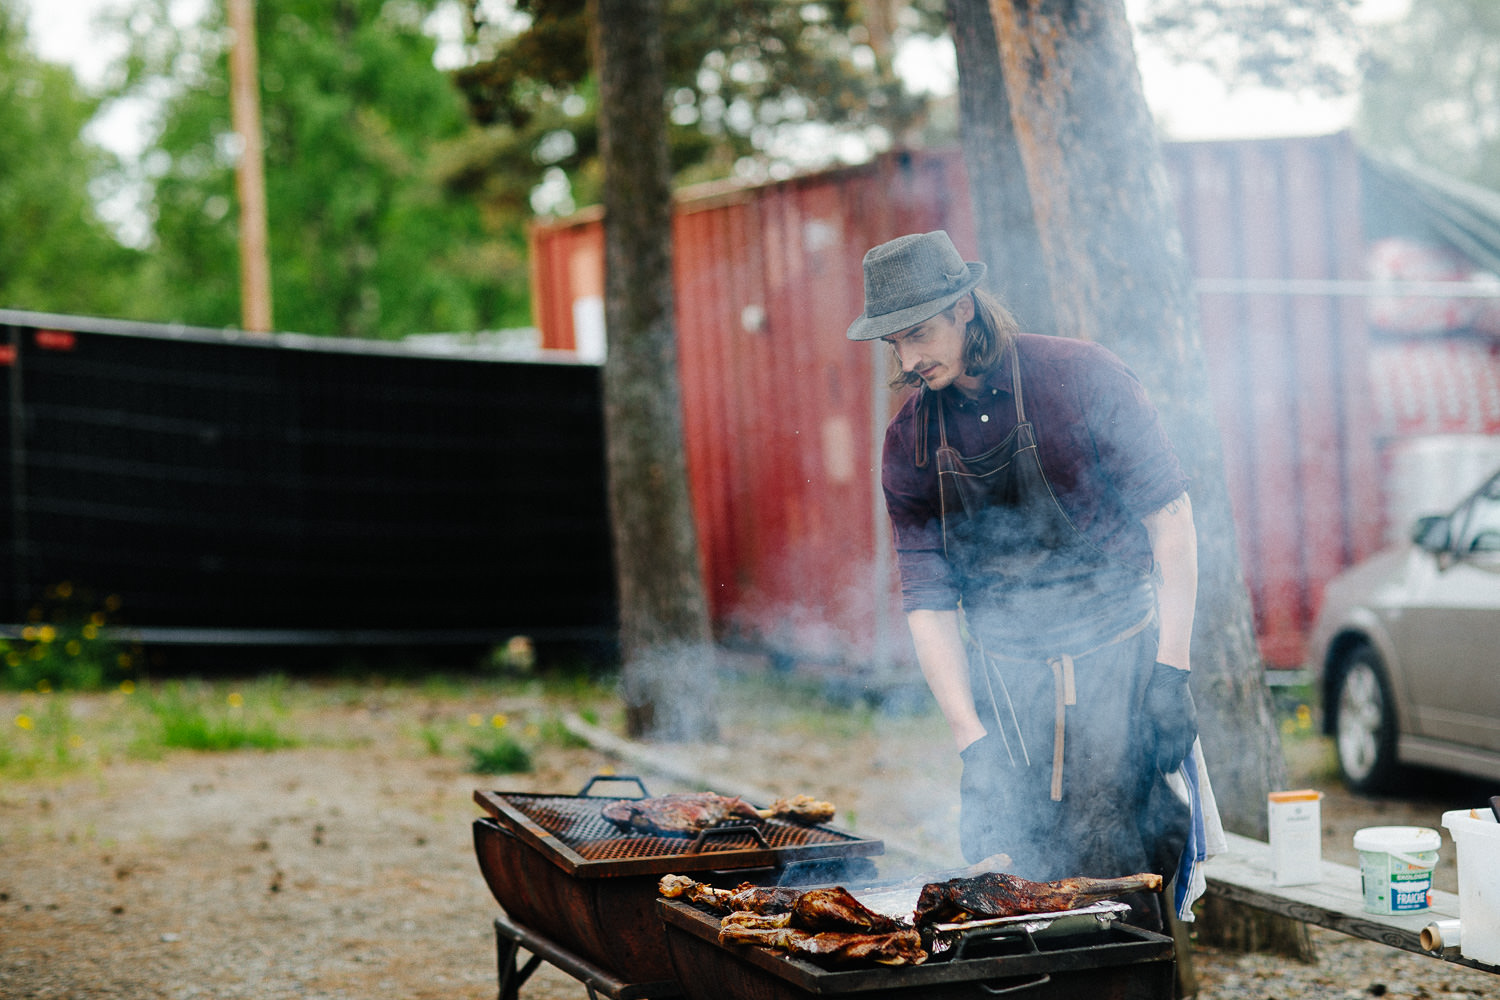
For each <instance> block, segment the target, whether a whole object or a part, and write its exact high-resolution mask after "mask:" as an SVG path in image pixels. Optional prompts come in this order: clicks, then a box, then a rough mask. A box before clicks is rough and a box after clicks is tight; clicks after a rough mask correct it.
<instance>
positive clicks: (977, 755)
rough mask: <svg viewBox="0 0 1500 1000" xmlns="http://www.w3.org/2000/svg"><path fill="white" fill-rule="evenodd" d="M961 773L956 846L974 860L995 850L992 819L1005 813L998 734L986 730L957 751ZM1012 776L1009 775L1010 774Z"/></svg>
mask: <svg viewBox="0 0 1500 1000" xmlns="http://www.w3.org/2000/svg"><path fill="white" fill-rule="evenodd" d="M958 756H959V759H960V760H962V761H963V764H964V773H963V776H962V777H961V778H959V781H958V795H959V799H958V807H959V808H958V846H959V849H960V850H962V851H963V855H964V858H965V859H966V860H968V861H970V862H978V861H981V860H983V859H984V858H986V857H988V856H989V855H991V854H993V853H995V851H997V850H999V849H1000V848H999V847H998V846H997V838H996V833H995V823H996V820H997V818H998V817H1000V816H1003V815H1004V814H1005V809H1006V804H1005V794H1006V791H1007V782H1006V779H1007V778H1008V777H1012V776H1011V775H1009V774H1008V773H1007V772H1010V771H1011V770H1012V769H1011V768H1010V767H1009V766H1008V764H1007V758H1006V757H1005V747H1004V746H1003V745H1002V744H1001V741H1000V737H999V735H997V734H995V733H987V734H986V735H984V736H981V737H979V739H977V740H975V741H974V742H973V743H970V744H969V745H968V746H966V747H964V748H963V750H962V751H960V752H959V755H958ZM1012 780H1013V777H1012Z"/></svg>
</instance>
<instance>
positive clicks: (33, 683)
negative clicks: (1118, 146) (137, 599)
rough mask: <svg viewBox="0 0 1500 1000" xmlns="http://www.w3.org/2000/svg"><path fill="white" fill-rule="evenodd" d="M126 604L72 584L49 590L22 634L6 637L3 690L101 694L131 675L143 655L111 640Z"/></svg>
mask: <svg viewBox="0 0 1500 1000" xmlns="http://www.w3.org/2000/svg"><path fill="white" fill-rule="evenodd" d="M120 603H121V602H120V598H119V597H118V596H116V595H110V596H108V597H105V598H104V599H103V600H96V599H95V597H94V595H93V594H92V592H90V591H88V590H87V589H84V588H79V587H75V586H74V585H73V584H71V583H59V584H57V585H55V586H52V587H48V588H47V591H46V594H45V595H44V600H43V602H42V603H41V604H38V605H36V606H35V607H33V608H31V610H30V611H29V612H28V613H27V623H26V625H25V626H24V627H23V628H22V629H21V632H20V634H19V635H12V636H7V637H5V638H0V686H4V687H7V688H11V689H13V690H36V691H52V690H59V691H61V690H73V691H96V690H99V689H100V688H103V687H104V686H106V685H108V684H112V683H114V682H115V681H117V680H119V679H121V678H126V677H129V676H131V675H132V674H133V673H134V671H135V668H136V664H137V662H138V660H139V651H138V650H135V649H132V648H130V647H129V646H127V645H125V644H123V643H120V642H118V641H116V640H115V639H112V638H110V636H109V626H110V625H111V624H112V620H113V617H114V616H115V615H116V614H117V613H118V612H119V610H120Z"/></svg>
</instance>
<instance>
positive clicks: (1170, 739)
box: [1145, 663, 1198, 774]
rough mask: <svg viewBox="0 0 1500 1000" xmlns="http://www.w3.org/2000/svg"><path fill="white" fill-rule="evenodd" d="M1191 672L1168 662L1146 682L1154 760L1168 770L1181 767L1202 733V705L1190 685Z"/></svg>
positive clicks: (1159, 665)
mask: <svg viewBox="0 0 1500 1000" xmlns="http://www.w3.org/2000/svg"><path fill="white" fill-rule="evenodd" d="M1190 676H1191V675H1190V674H1189V673H1188V671H1186V670H1178V669H1177V668H1176V667H1172V666H1168V665H1167V664H1165V663H1158V664H1156V665H1155V666H1153V667H1152V668H1151V680H1150V681H1148V682H1147V684H1146V706H1145V714H1146V722H1147V724H1148V725H1150V726H1151V727H1152V733H1153V736H1154V739H1153V741H1152V753H1153V760H1154V762H1155V764H1156V767H1157V768H1158V769H1159V770H1160V771H1161V772H1162V773H1164V774H1170V773H1172V772H1173V771H1175V770H1177V767H1178V765H1180V764H1181V763H1182V762H1183V760H1184V759H1185V758H1186V757H1187V755H1188V751H1190V750H1192V749H1193V740H1194V739H1196V738H1197V736H1198V707H1197V706H1196V705H1194V704H1193V692H1192V690H1191V689H1189V687H1188V678H1189V677H1190Z"/></svg>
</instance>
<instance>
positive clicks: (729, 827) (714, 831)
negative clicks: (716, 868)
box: [692, 823, 771, 854]
mask: <svg viewBox="0 0 1500 1000" xmlns="http://www.w3.org/2000/svg"><path fill="white" fill-rule="evenodd" d="M736 833H748V834H750V836H752V837H754V838H755V839H756V840H758V841H760V846H761V847H764V848H767V849H770V847H771V842H770V841H769V840H767V839H766V835H765V834H764V833H762V832H761V829H760V827H758V826H756V825H755V824H754V823H726V824H724V825H723V826H711V827H709V828H708V829H707V830H704V831H703V832H702V833H700V834H698V836H697V838H696V839H695V840H694V841H693V846H692V853H694V854H697V853H698V852H699V851H701V850H703V844H704V842H705V841H707V840H708V839H709V838H710V837H727V836H730V835H732V834H736Z"/></svg>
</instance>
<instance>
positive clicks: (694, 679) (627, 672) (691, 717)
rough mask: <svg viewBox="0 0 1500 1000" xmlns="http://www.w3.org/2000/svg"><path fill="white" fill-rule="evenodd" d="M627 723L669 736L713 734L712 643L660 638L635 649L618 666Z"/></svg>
mask: <svg viewBox="0 0 1500 1000" xmlns="http://www.w3.org/2000/svg"><path fill="white" fill-rule="evenodd" d="M620 697H621V700H622V701H623V702H624V704H625V716H626V728H627V729H628V731H629V732H630V733H631V734H632V735H634V736H638V737H643V738H646V739H651V740H662V741H667V742H682V741H694V740H707V739H712V738H713V737H714V735H715V733H716V729H717V719H718V663H717V653H716V649H715V647H714V646H713V644H712V643H698V642H690V643H660V644H657V645H653V646H650V647H647V648H644V649H638V650H635V651H634V652H633V653H631V654H630V655H629V656H628V657H627V659H626V661H625V664H624V666H623V669H622V670H621V672H620Z"/></svg>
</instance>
